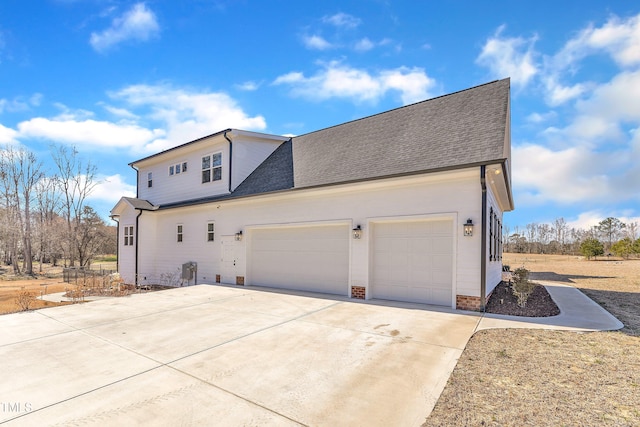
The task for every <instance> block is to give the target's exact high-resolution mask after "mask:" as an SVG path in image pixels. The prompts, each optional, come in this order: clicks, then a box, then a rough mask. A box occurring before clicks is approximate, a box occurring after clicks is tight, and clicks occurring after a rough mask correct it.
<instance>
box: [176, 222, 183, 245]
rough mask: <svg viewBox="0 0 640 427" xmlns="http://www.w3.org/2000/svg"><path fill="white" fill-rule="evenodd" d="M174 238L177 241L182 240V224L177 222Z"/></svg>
mask: <svg viewBox="0 0 640 427" xmlns="http://www.w3.org/2000/svg"><path fill="white" fill-rule="evenodd" d="M176 240H177V241H178V243H181V242H182V225H181V224H178V226H177V227H176Z"/></svg>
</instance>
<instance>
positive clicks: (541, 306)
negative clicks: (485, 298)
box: [485, 282, 560, 317]
mask: <svg viewBox="0 0 640 427" xmlns="http://www.w3.org/2000/svg"><path fill="white" fill-rule="evenodd" d="M485 310H486V312H487V313H495V314H505V315H509V316H526V317H550V316H556V315H558V314H560V309H559V308H558V306H557V305H556V303H555V302H553V299H551V296H550V295H549V292H547V290H546V289H545V287H544V286H542V285H538V286H536V287H535V288H534V290H533V293H532V294H531V295H530V296H529V299H528V300H527V304H526V305H525V307H519V306H518V300H517V298H516V296H515V295H513V292H511V287H510V286H509V283H508V282H501V283H500V284H499V285H498V286H496V288H495V289H494V290H493V292H492V293H491V297H490V298H489V302H488V303H487V305H486V308H485Z"/></svg>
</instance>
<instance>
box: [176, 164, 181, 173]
mask: <svg viewBox="0 0 640 427" xmlns="http://www.w3.org/2000/svg"><path fill="white" fill-rule="evenodd" d="M176 173H180V163H178V164H177V165H176Z"/></svg>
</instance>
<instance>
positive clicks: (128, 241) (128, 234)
mask: <svg viewBox="0 0 640 427" xmlns="http://www.w3.org/2000/svg"><path fill="white" fill-rule="evenodd" d="M124 245H125V246H133V225H127V226H125V227H124Z"/></svg>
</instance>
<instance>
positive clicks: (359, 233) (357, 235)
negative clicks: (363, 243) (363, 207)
mask: <svg viewBox="0 0 640 427" xmlns="http://www.w3.org/2000/svg"><path fill="white" fill-rule="evenodd" d="M361 237H362V228H360V225H358V226H357V227H356V228H354V229H353V238H354V239H359V238H361Z"/></svg>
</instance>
